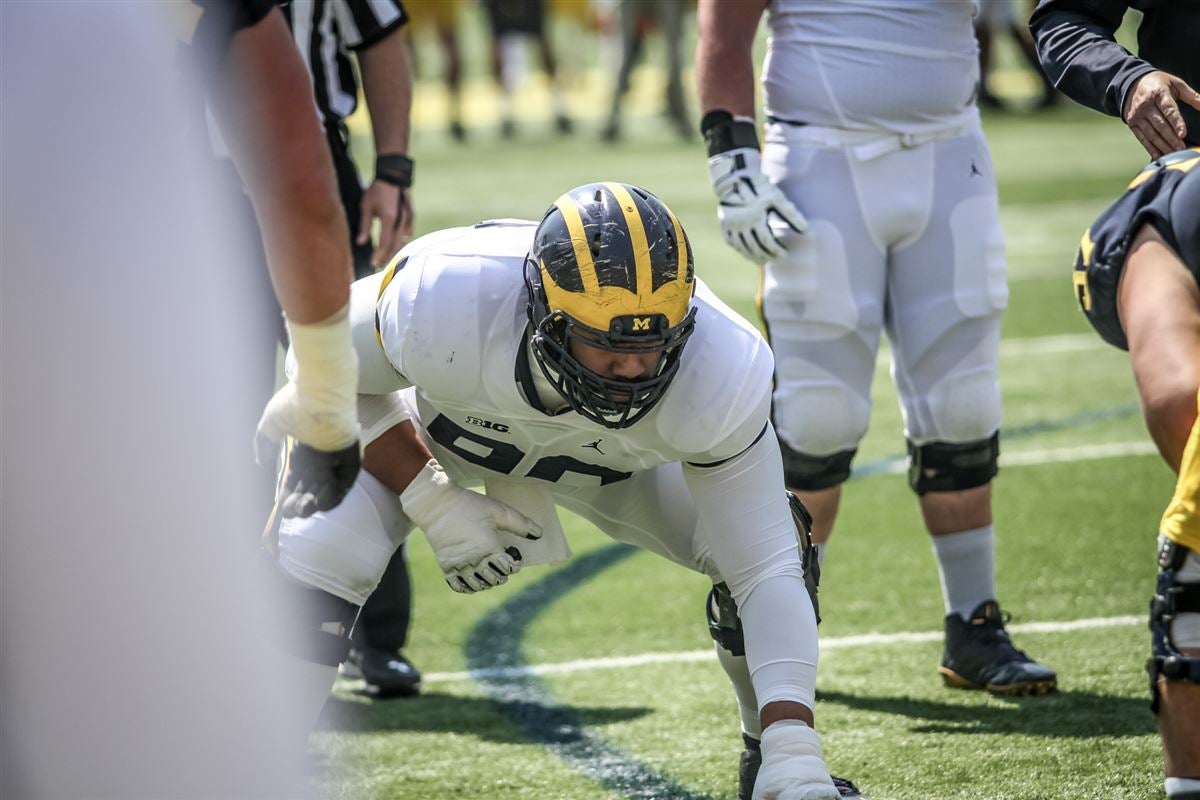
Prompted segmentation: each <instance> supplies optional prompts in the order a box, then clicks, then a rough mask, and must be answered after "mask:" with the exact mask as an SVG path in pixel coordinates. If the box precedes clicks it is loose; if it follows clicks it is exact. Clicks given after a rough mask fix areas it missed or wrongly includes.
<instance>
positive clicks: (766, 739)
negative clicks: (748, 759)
mask: <svg viewBox="0 0 1200 800" xmlns="http://www.w3.org/2000/svg"><path fill="white" fill-rule="evenodd" d="M839 796H840V795H839V794H838V790H837V787H835V786H834V785H833V779H832V778H831V777H830V776H829V769H828V768H827V767H826V766H825V759H824V757H823V756H822V755H821V740H820V738H819V737H818V736H817V732H816V731H814V730H813V729H812V728H810V727H808V726H807V725H805V724H804V723H803V722H801V721H799V720H790V719H785V720H780V721H779V722H776V723H774V724H773V725H771V726H770V727H768V728H767V729H766V730H765V731H763V737H762V767H761V768H760V769H759V771H758V778H757V779H756V780H755V782H754V795H753V800H838V798H839Z"/></svg>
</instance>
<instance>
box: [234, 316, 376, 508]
mask: <svg viewBox="0 0 1200 800" xmlns="http://www.w3.org/2000/svg"><path fill="white" fill-rule="evenodd" d="M288 333H289V335H290V337H291V340H292V357H293V359H294V361H295V365H296V367H295V371H294V374H292V376H291V380H289V381H288V383H287V384H286V385H285V386H284V387H283V388H282V389H280V390H279V391H278V392H276V393H275V396H274V397H272V398H271V400H270V401H269V402H268V403H267V407H266V409H265V410H264V411H263V413H262V417H261V418H260V419H259V421H258V431H257V435H256V437H255V450H256V452H257V455H258V460H259V463H267V461H268V459H269V458H271V457H272V456H273V454H274V453H275V452H276V451H275V450H274V445H277V444H278V443H279V442H281V441H284V440H285V439H286V440H287V441H288V447H287V451H286V461H285V462H284V465H283V476H282V482H281V486H280V492H279V497H278V501H279V506H280V511H281V512H282V513H283V515H284V516H285V517H291V516H298V517H307V516H309V515H311V514H313V513H315V512H317V511H328V510H329V509H331V508H334V507H335V506H337V504H338V503H340V502H341V501H342V498H343V497H345V496H346V493H347V492H349V491H350V487H351V486H353V485H354V479H355V477H356V476H357V475H358V468H359V461H360V454H359V446H358V394H357V384H358V357H357V355H356V354H355V352H354V346H353V343H352V340H351V334H350V320H349V316H348V311H347V308H343V309H341V310H340V311H338V312H337V313H335V314H333V315H331V316H330V317H328V318H327V319H324V320H321V321H319V322H314V323H310V324H306V325H304V324H298V323H294V322H292V321H291V320H289V321H288Z"/></svg>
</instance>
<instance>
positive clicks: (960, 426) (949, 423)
mask: <svg viewBox="0 0 1200 800" xmlns="http://www.w3.org/2000/svg"><path fill="white" fill-rule="evenodd" d="M1000 418H1001V407H1000V383H999V379H998V377H997V373H996V368H995V366H994V365H991V364H983V365H979V366H976V367H973V368H970V369H963V370H958V371H955V372H952V373H950V374H948V375H946V376H945V377H943V378H942V379H941V380H939V381H937V382H936V383H935V384H933V386H931V387H930V388H929V389H928V390H927V391H926V392H925V393H924V396H923V397H917V398H913V399H910V400H909V401H908V402H906V403H905V410H904V423H905V426H904V427H905V432H906V435H907V436H908V438H909V439H910V440H911V441H913V442H915V443H917V444H925V443H927V442H931V441H940V442H973V441H977V440H979V439H986V438H988V437H989V436H991V435H992V434H993V433H995V432H996V431H997V430H999V429H1000Z"/></svg>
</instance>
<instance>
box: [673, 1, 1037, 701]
mask: <svg viewBox="0 0 1200 800" xmlns="http://www.w3.org/2000/svg"><path fill="white" fill-rule="evenodd" d="M974 10H975V3H974V2H972V1H971V0H944V2H937V3H918V2H912V0H873V2H870V3H850V2H834V1H831V0H739V2H736V3H731V2H724V1H723V0H701V2H700V8H699V44H698V47H697V52H696V76H697V82H698V84H699V93H700V101H701V105H702V106H703V108H704V110H705V112H706V113H705V114H704V117H703V119H702V121H701V129H702V131H703V133H704V137H705V141H706V144H707V146H708V155H709V159H708V166H709V175H710V177H711V179H712V185H713V189H714V191H715V193H716V194H717V196H718V198H719V210H718V216H719V219H720V223H721V229H722V233H723V234H724V236H725V239H726V241H727V242H728V243H729V244H730V245H731V246H732V247H734V248H735V249H737V250H738V251H739V252H741V253H742V254H743V255H745V256H746V257H747V258H749V259H751V260H753V261H755V262H756V263H758V264H762V265H764V271H763V283H762V314H763V319H764V320H765V322H766V326H767V331H768V335H769V338H770V342H771V347H772V349H773V350H774V351H775V354H776V376H775V377H776V379H775V389H774V400H775V402H774V416H773V421H774V423H775V426H776V428H777V430H778V432H779V436H780V439H781V445H782V450H783V457H784V465H785V474H786V478H787V484H788V486H789V487H790V488H791V489H793V490H794V491H796V492H798V493H799V494H800V496H801V499H802V500H803V501H804V503H805V505H806V506H807V507H808V508H809V510H810V511H811V512H812V515H813V538H814V540H815V541H817V542H818V547H819V548H821V549H822V551H823V549H824V548H823V544H822V543H824V542H825V541H826V540H827V538H828V537H829V535H830V533H831V531H832V528H833V525H834V521H835V519H836V517H837V510H838V504H839V501H840V497H841V487H842V484H843V483H844V482H845V481H846V480H847V479H848V478H849V477H850V465H851V462H852V460H853V458H854V455H855V452H856V450H857V448H858V443H859V441H860V440H861V439H862V437H863V435H864V434H865V433H866V430H867V423H868V421H869V419H870V411H871V400H870V388H871V382H872V379H873V377H874V375H875V361H876V354H877V352H878V348H879V341H880V334H881V333H886V334H887V337H888V341H889V342H890V344H891V350H892V375H893V379H894V381H895V384H896V388H897V390H898V393H899V395H900V403H901V407H902V411H903V413H904V427H905V430H904V434H905V438H906V439H907V442H908V452H909V457H910V468H909V484H910V486H911V487H912V489H913V491H914V492H915V493H916V494H917V495H918V501H919V504H920V507H921V513H922V516H923V518H924V521H925V526H926V528H927V529H928V531H929V533H930V536H931V541H932V544H933V550H934V553H935V555H936V557H937V561H938V567H939V571H940V573H941V579H942V594H943V600H944V604H945V612H946V616H945V619H944V625H945V631H946V638H945V649H944V651H943V656H942V661H941V664H940V666H939V672H941V674H942V676H943V678H944V680H945V681H946V683H947V684H948V685H951V686H956V687H962V688H970V689H987V690H988V691H991V692H993V693H997V694H1042V693H1045V692H1048V691H1051V690H1053V689H1054V687H1055V685H1056V677H1055V674H1054V672H1053V670H1051V669H1049V668H1047V667H1045V666H1043V665H1041V664H1038V663H1037V662H1036V661H1034V660H1033V659H1031V658H1029V657H1028V656H1026V655H1025V654H1024V653H1023V652H1021V651H1020V650H1018V649H1017V648H1016V647H1015V646H1013V644H1012V642H1011V641H1010V639H1009V636H1008V633H1007V631H1006V630H1005V627H1004V615H1003V614H1002V613H1001V611H1000V607H999V605H998V603H997V602H996V586H995V568H994V549H995V533H994V529H993V525H992V505H991V492H992V488H991V487H992V478H993V476H994V475H995V474H996V469H997V460H998V457H999V429H1000V416H1001V414H1000V387H999V381H998V364H997V362H998V358H999V341H1000V318H1001V314H1002V312H1003V309H1004V307H1005V306H1006V305H1007V302H1008V288H1007V286H1006V283H1005V262H1004V242H1003V236H1002V234H1001V231H1000V223H999V210H998V202H997V195H996V183H995V177H994V175H993V174H992V165H991V157H990V155H989V153H988V147H987V142H986V141H985V139H984V137H983V131H982V129H981V127H980V122H979V112H978V110H977V108H976V107H975V104H974V102H973V100H972V98H973V95H974V92H975V87H976V84H977V83H978V75H979V72H978V70H979V64H978V60H977V47H976V42H975V38H974V34H973V31H972V15H973V13H974ZM764 13H766V14H767V24H768V28H769V31H770V38H769V39H768V44H767V56H766V61H765V63H764V66H763V94H764V100H765V110H766V115H767V121H768V124H767V127H766V144H765V146H764V147H763V148H762V150H761V152H760V150H759V144H758V134H757V130H756V126H755V123H754V114H755V107H754V64H753V60H752V46H753V43H754V37H755V34H756V31H757V29H758V25H759V21H760V18H761V17H762V16H763V14H764Z"/></svg>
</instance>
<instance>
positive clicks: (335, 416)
mask: <svg viewBox="0 0 1200 800" xmlns="http://www.w3.org/2000/svg"><path fill="white" fill-rule="evenodd" d="M287 329H288V337H289V338H290V339H291V343H292V345H291V349H292V356H293V360H294V363H295V372H294V374H293V375H292V376H291V381H292V384H293V385H294V386H295V392H296V402H297V404H298V406H299V407H300V408H301V409H303V411H304V412H305V414H306V415H307V416H308V417H309V418H310V419H311V420H312V421H313V430H311V431H307V432H306V433H305V436H304V438H303V441H304V443H305V444H307V445H309V446H310V447H315V448H317V449H318V450H341V449H343V448H345V447H348V446H350V445H351V444H353V443H354V442H355V441H356V440H357V439H358V413H357V396H358V395H357V392H358V355H357V354H356V353H355V352H354V341H353V338H352V335H351V332H350V304H349V303H347V304H346V305H345V306H343V307H342V308H341V309H340V310H339V311H337V312H335V313H333V314H331V315H330V316H328V317H326V318H325V319H323V320H321V321H319V322H313V323H308V324H301V323H298V322H294V321H292V320H288V321H287Z"/></svg>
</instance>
